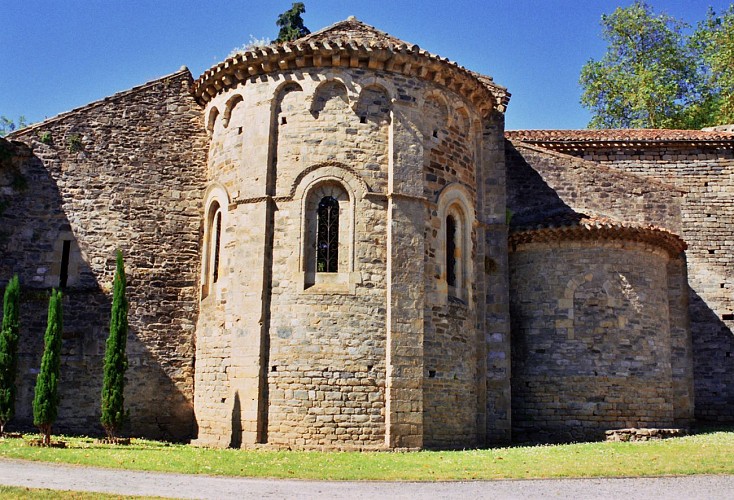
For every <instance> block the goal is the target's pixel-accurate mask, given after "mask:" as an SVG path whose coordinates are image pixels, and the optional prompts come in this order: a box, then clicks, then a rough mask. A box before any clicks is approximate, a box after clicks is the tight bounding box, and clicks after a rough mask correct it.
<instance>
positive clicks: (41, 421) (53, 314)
mask: <svg viewBox="0 0 734 500" xmlns="http://www.w3.org/2000/svg"><path fill="white" fill-rule="evenodd" d="M62 314H63V313H62V309H61V292H60V291H57V290H52V291H51V298H50V300H49V302H48V324H47V326H46V335H45V336H44V338H43V341H44V348H43V357H42V358H41V371H40V372H39V373H38V378H37V379H36V393H35V396H34V398H33V425H35V426H36V427H38V429H39V430H40V431H41V434H43V443H44V444H45V445H50V444H51V426H52V425H53V423H54V422H55V421H56V416H57V412H58V406H59V390H58V389H59V375H60V372H61V334H62V331H63V321H62Z"/></svg>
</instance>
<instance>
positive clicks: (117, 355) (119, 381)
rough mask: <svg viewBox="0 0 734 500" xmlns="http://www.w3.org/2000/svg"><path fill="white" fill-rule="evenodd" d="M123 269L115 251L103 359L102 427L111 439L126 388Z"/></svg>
mask: <svg viewBox="0 0 734 500" xmlns="http://www.w3.org/2000/svg"><path fill="white" fill-rule="evenodd" d="M126 283H127V282H126V279H125V266H124V265H123V261H122V252H120V251H119V250H118V251H117V270H116V272H115V280H114V291H113V295H112V314H111V316H110V335H109V337H108V338H107V344H106V348H105V356H104V381H103V383H102V418H101V422H102V426H103V427H104V429H105V432H106V433H107V437H108V438H109V439H111V440H114V439H115V438H116V436H117V432H118V431H119V429H120V426H121V425H122V423H123V421H124V419H125V410H124V402H125V398H124V395H123V392H124V389H125V370H126V369H127V356H126V355H125V348H126V344H127V310H128V303H127V298H126V297H125V286H126Z"/></svg>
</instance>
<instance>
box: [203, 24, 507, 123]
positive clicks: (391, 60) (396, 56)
mask: <svg viewBox="0 0 734 500" xmlns="http://www.w3.org/2000/svg"><path fill="white" fill-rule="evenodd" d="M305 67H344V68H369V69H374V70H382V71H389V72H395V73H402V74H406V75H410V76H413V77H418V78H421V79H424V80H428V81H433V82H436V83H437V84H439V85H443V86H446V87H448V88H450V89H452V90H454V91H456V92H458V93H460V94H463V95H465V96H467V97H468V98H469V99H470V100H471V101H472V102H474V104H475V105H476V106H477V107H478V108H479V109H480V110H482V111H483V112H488V111H489V110H490V109H492V108H495V109H498V110H499V111H501V112H504V111H505V108H506V106H507V103H508V102H509V99H510V93H509V92H507V89H506V88H504V87H502V86H500V85H497V84H496V83H494V81H493V80H492V78H491V77H488V76H484V75H479V74H478V73H475V72H473V71H469V70H467V69H466V68H464V67H463V66H460V65H459V64H457V63H455V62H453V61H450V60H448V59H446V58H442V57H440V56H437V55H435V54H432V53H430V52H428V51H426V50H423V49H421V48H420V47H419V46H418V45H415V44H411V43H408V42H404V41H403V40H400V39H398V38H395V37H393V36H391V35H388V34H387V33H385V32H383V31H380V30H378V29H377V28H375V27H373V26H370V25H368V24H365V23H363V22H361V21H359V20H357V19H355V18H354V17H350V18H349V19H346V20H344V21H340V22H338V23H335V24H333V25H331V26H328V27H326V28H324V29H322V30H320V31H317V32H315V33H312V34H310V35H307V36H305V37H303V38H300V39H298V40H295V41H293V42H286V43H282V44H273V45H268V46H265V47H257V48H254V49H253V50H249V51H247V52H241V53H238V54H236V55H234V56H232V57H230V58H228V59H226V60H225V61H223V62H221V63H219V64H217V65H216V66H213V67H212V68H210V69H208V70H206V71H205V72H204V73H203V74H202V75H201V76H200V77H199V78H198V79H197V80H196V81H195V82H194V84H193V86H192V92H193V93H194V96H195V97H196V99H197V100H198V101H199V102H200V103H202V104H203V103H206V102H208V101H209V100H211V98H212V97H213V96H215V95H217V94H218V93H219V92H220V91H221V90H223V89H226V88H233V87H235V86H236V85H237V84H238V83H239V82H246V81H247V80H249V79H250V78H252V77H255V76H258V75H262V74H267V73H270V72H273V71H282V70H298V69H300V68H305Z"/></svg>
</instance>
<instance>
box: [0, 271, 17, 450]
mask: <svg viewBox="0 0 734 500" xmlns="http://www.w3.org/2000/svg"><path fill="white" fill-rule="evenodd" d="M19 301H20V282H19V281H18V275H17V274H16V275H15V276H13V278H12V279H11V280H10V281H9V282H8V286H7V287H5V296H4V299H3V325H2V330H0V436H2V435H3V434H4V433H5V424H6V423H8V422H9V421H10V419H12V418H13V415H14V414H15V390H16V389H15V375H16V372H17V369H18V338H19V335H20V318H19V316H20V307H19Z"/></svg>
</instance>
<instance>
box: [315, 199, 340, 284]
mask: <svg viewBox="0 0 734 500" xmlns="http://www.w3.org/2000/svg"><path fill="white" fill-rule="evenodd" d="M316 218H317V222H316V226H317V227H316V272H318V273H336V272H339V202H338V201H337V200H336V198H334V197H333V196H324V197H323V198H321V201H320V202H319V208H318V210H317V213H316Z"/></svg>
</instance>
